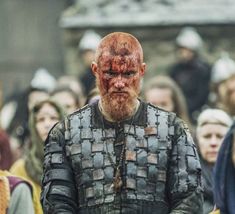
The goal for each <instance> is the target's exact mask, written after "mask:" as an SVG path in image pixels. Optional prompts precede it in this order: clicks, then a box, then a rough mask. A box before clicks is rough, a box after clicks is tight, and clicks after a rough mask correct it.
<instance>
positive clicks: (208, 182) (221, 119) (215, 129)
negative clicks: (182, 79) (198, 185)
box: [196, 109, 232, 214]
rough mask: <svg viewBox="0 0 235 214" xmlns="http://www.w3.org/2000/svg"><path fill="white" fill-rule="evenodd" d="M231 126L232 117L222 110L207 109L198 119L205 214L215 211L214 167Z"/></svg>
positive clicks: (197, 135)
mask: <svg viewBox="0 0 235 214" xmlns="http://www.w3.org/2000/svg"><path fill="white" fill-rule="evenodd" d="M231 124H232V119H231V118H230V116H229V115H228V114H227V113H225V112H224V111H222V110H220V109H206V110H204V111H202V112H201V114H200V115H199V117H198V121H197V129H196V138H197V144H198V148H199V154H200V156H201V167H202V181H203V185H204V204H203V213H204V214H208V213H209V212H210V211H212V210H213V206H214V200H213V189H212V188H213V167H214V164H215V162H216V159H217V155H218V151H219V149H220V146H221V143H222V140H223V138H224V136H225V134H226V133H227V131H228V129H229V127H230V126H231Z"/></svg>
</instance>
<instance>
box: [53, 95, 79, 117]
mask: <svg viewBox="0 0 235 214" xmlns="http://www.w3.org/2000/svg"><path fill="white" fill-rule="evenodd" d="M52 99H53V100H55V102H57V103H58V104H59V105H61V106H62V107H63V109H64V110H65V111H66V113H67V114H71V113H73V112H74V111H75V110H77V108H78V106H77V104H76V100H75V99H74V97H73V95H72V94H70V93H69V92H67V91H61V92H58V93H56V94H54V95H53V96H52Z"/></svg>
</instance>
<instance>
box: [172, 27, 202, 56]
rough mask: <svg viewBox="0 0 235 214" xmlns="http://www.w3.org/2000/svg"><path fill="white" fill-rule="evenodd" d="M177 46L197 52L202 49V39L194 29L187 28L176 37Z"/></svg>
mask: <svg viewBox="0 0 235 214" xmlns="http://www.w3.org/2000/svg"><path fill="white" fill-rule="evenodd" d="M176 44H177V45H178V46H180V47H184V48H187V49H189V50H192V51H195V52H197V51H199V49H200V48H201V47H202V39H201V37H200V35H199V34H198V33H197V31H196V30H195V29H194V28H192V27H185V28H183V29H182V30H181V31H180V33H179V35H178V36H177V37H176Z"/></svg>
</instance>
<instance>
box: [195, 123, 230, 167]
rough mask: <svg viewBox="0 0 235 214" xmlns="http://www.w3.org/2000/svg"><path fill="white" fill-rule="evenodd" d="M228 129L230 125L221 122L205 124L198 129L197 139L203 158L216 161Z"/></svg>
mask: <svg viewBox="0 0 235 214" xmlns="http://www.w3.org/2000/svg"><path fill="white" fill-rule="evenodd" d="M227 131H228V127H226V126H223V125H221V124H205V125H203V126H202V127H200V128H199V129H198V131H197V140H198V146H199V150H200V153H201V156H202V158H203V159H204V160H205V161H207V162H208V163H211V164H214V163H215V161H216V158H217V154H218V151H219V149H220V146H221V143H222V140H223V138H224V136H225V134H226V132H227Z"/></svg>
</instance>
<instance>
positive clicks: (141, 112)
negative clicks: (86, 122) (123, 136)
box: [91, 100, 147, 128]
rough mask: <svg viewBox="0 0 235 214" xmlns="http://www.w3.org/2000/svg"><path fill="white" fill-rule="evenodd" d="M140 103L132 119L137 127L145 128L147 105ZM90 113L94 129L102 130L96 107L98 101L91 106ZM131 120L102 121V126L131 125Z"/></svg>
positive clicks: (99, 115)
mask: <svg viewBox="0 0 235 214" xmlns="http://www.w3.org/2000/svg"><path fill="white" fill-rule="evenodd" d="M139 101H140V105H139V108H138V110H137V111H136V113H135V115H134V118H133V124H135V125H138V126H146V123H147V114H146V113H147V103H145V102H143V101H141V100H139ZM91 112H92V124H93V126H94V127H95V128H102V117H103V116H102V113H101V111H100V109H99V106H98V101H97V102H95V103H93V104H91ZM131 121H132V119H131V118H130V119H128V120H124V121H121V122H110V121H108V120H105V119H104V125H105V126H108V127H113V128H115V127H117V126H120V125H122V124H131Z"/></svg>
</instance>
